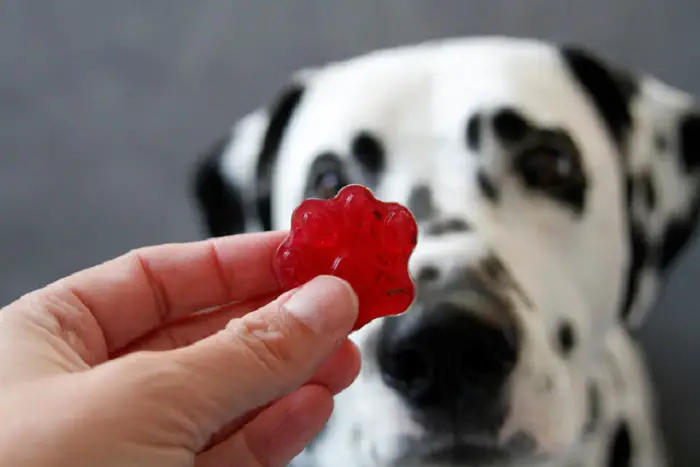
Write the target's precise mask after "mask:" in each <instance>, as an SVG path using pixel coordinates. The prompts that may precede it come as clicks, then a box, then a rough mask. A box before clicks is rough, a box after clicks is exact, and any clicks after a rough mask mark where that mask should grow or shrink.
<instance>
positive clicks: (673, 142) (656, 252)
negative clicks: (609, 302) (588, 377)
mask: <svg viewBox="0 0 700 467" xmlns="http://www.w3.org/2000/svg"><path fill="white" fill-rule="evenodd" d="M562 56H563V57H564V62H565V63H566V66H567V68H568V69H569V70H570V72H571V76H572V77H573V78H574V80H575V81H576V82H578V84H579V85H580V87H581V89H582V91H583V92H584V93H585V94H586V95H587V96H588V98H589V100H590V102H591V104H592V105H593V107H594V108H595V109H596V111H597V112H598V114H599V115H600V117H601V120H602V121H603V122H604V123H605V126H606V128H607V129H608V131H609V134H610V136H611V137H612V138H613V140H614V141H615V143H616V144H617V146H618V148H619V155H620V161H619V162H620V168H621V170H620V173H621V174H622V177H623V180H621V182H622V186H623V187H625V189H624V191H623V193H622V196H623V202H624V206H625V207H626V213H627V227H628V232H627V235H628V238H629V242H628V245H629V261H628V265H627V271H626V273H625V274H626V289H625V290H624V291H623V294H622V296H621V300H622V302H621V311H620V313H621V318H622V319H623V320H624V322H626V323H627V324H629V325H632V326H636V325H638V324H640V323H641V322H642V320H643V317H644V316H645V315H646V312H647V311H649V309H650V308H652V307H653V305H654V303H655V301H656V298H657V295H658V290H659V287H660V285H661V283H662V282H663V281H664V279H665V278H666V276H667V273H668V272H669V270H670V269H671V267H672V266H673V265H674V264H675V262H676V260H677V259H678V258H679V257H680V256H682V252H683V251H685V249H686V247H687V246H688V244H689V243H690V241H691V239H692V238H693V235H694V233H695V231H696V222H697V218H698V210H699V205H700V203H699V201H698V190H699V188H698V182H699V177H698V175H699V169H700V113H698V111H697V110H696V107H695V105H694V101H693V99H692V98H691V97H690V96H689V95H687V94H685V93H683V92H681V91H680V90H678V89H675V88H673V87H672V86H669V85H667V84H665V83H663V82H661V81H660V80H658V79H656V78H654V77H652V76H649V75H645V74H643V73H636V72H632V71H630V70H626V69H623V68H621V67H616V66H614V65H612V64H611V63H610V61H609V60H607V59H604V58H601V57H600V56H597V55H595V54H594V53H592V52H590V51H587V50H585V49H583V48H581V47H576V46H563V47H562Z"/></svg>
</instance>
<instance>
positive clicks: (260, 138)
mask: <svg viewBox="0 0 700 467" xmlns="http://www.w3.org/2000/svg"><path fill="white" fill-rule="evenodd" d="M304 77H306V75H301V74H300V75H299V77H298V79H296V80H295V81H294V82H292V83H290V84H289V85H288V86H286V87H285V88H284V89H283V90H282V91H280V92H279V93H278V96H277V98H276V99H275V101H274V102H273V103H272V105H271V106H270V107H269V108H266V109H259V110H257V111H255V112H253V113H250V114H248V115H247V116H245V117H244V118H242V119H241V120H239V121H238V122H237V123H236V124H235V125H234V126H233V128H232V129H231V131H230V133H228V134H227V135H225V136H224V137H222V138H220V140H219V141H217V142H216V143H214V144H213V145H211V146H210V147H209V148H208V150H206V151H205V152H204V153H203V154H202V155H201V156H200V157H199V159H198V160H197V161H196V164H195V168H194V177H193V182H192V186H193V196H194V199H195V201H196V207H197V210H198V212H199V214H200V217H201V219H202V222H203V224H204V228H205V229H206V232H207V233H208V234H209V236H212V237H221V236H225V235H233V234H238V233H243V232H254V231H261V230H271V229H272V228H273V227H274V226H273V222H272V215H271V212H272V206H271V203H272V196H271V195H272V189H273V187H272V183H273V182H272V180H273V174H274V170H275V163H276V159H277V153H278V151H279V148H280V145H281V143H282V141H283V139H284V136H285V132H286V130H287V127H288V126H289V124H290V122H291V120H292V118H293V116H294V114H295V111H296V108H297V106H298V105H299V103H300V101H301V99H302V96H303V93H304V89H305V85H304V84H302V82H301V79H302V78H304Z"/></svg>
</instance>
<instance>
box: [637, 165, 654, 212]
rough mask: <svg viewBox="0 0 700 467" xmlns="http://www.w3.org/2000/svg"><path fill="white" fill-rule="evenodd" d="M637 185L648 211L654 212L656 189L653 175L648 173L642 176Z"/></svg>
mask: <svg viewBox="0 0 700 467" xmlns="http://www.w3.org/2000/svg"><path fill="white" fill-rule="evenodd" d="M637 183H638V184H639V189H640V190H641V192H642V196H643V198H644V204H645V205H646V207H647V209H648V210H650V211H652V210H653V209H654V208H655V207H656V188H655V187H654V181H653V180H652V178H651V174H650V173H648V172H646V173H643V174H641V175H640V176H639V180H638V182H637Z"/></svg>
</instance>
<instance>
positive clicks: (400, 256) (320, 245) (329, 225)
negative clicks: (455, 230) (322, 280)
mask: <svg viewBox="0 0 700 467" xmlns="http://www.w3.org/2000/svg"><path fill="white" fill-rule="evenodd" d="M291 224H292V225H291V229H290V233H289V235H288V236H287V238H286V239H285V240H284V242H282V244H281V245H280V246H279V249H278V250H277V254H276V256H275V261H274V266H275V272H276V274H277V278H278V280H279V281H280V283H281V285H282V287H283V288H285V289H291V288H294V287H298V286H300V285H302V284H304V283H306V282H308V281H309V280H311V279H313V278H314V277H316V276H319V275H333V276H337V277H340V278H342V279H345V280H346V281H347V282H348V283H349V284H350V285H351V286H352V288H353V290H354V291H355V293H356V294H357V297H358V299H359V306H360V309H359V316H358V318H357V321H356V322H355V326H354V328H353V330H357V329H359V328H361V327H362V326H364V325H365V324H367V323H369V322H370V321H372V320H373V319H375V318H379V317H382V316H389V315H397V314H399V313H402V312H403V311H405V310H406V309H408V307H409V306H410V305H411V303H412V302H413V299H414V297H415V285H414V283H413V281H412V280H411V276H410V274H409V272H408V260H409V258H410V256H411V254H412V253H413V250H414V249H415V247H416V242H417V238H418V227H417V225H416V220H415V219H414V217H413V215H412V214H411V212H410V211H409V210H408V209H407V208H405V207H404V206H402V205H400V204H398V203H384V202H382V201H379V200H378V199H377V198H375V197H374V195H373V194H372V192H371V191H369V190H368V189H367V188H365V187H363V186H361V185H348V186H346V187H344V188H342V189H341V190H340V191H339V192H338V194H337V195H336V196H335V198H332V199H329V200H320V199H307V200H305V201H303V202H302V203H301V204H300V205H299V206H298V207H297V208H296V209H295V211H294V213H293V214H292V223H291Z"/></svg>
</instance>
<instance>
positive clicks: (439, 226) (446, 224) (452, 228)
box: [425, 218, 471, 236]
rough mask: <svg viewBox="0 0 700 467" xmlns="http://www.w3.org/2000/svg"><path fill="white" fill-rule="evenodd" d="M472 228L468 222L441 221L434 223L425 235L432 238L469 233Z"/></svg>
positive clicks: (453, 219)
mask: <svg viewBox="0 0 700 467" xmlns="http://www.w3.org/2000/svg"><path fill="white" fill-rule="evenodd" d="M470 230H471V226H470V225H469V224H468V223H467V221H465V220H463V219H458V218H449V219H440V220H437V221H435V222H432V223H431V224H430V225H429V226H428V227H427V229H426V231H425V233H426V234H427V235H431V236H440V235H447V234H453V233H460V232H469V231H470Z"/></svg>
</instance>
